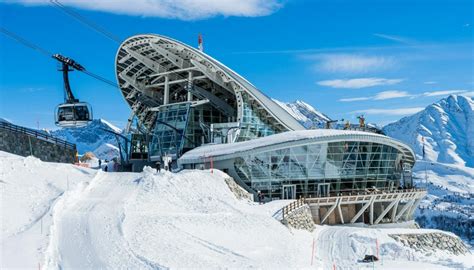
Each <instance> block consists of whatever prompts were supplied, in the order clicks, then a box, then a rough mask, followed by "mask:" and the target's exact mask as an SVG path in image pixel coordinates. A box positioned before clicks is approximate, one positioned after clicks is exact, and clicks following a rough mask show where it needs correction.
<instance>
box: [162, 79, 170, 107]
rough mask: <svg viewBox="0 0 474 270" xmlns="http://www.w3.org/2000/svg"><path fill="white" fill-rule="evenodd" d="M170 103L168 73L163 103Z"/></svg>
mask: <svg viewBox="0 0 474 270" xmlns="http://www.w3.org/2000/svg"><path fill="white" fill-rule="evenodd" d="M168 103H170V84H169V77H168V75H166V76H165V92H164V93H163V105H167V104H168Z"/></svg>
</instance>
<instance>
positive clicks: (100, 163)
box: [99, 159, 102, 170]
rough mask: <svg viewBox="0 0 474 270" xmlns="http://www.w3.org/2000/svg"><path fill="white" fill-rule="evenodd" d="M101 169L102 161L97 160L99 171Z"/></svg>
mask: <svg viewBox="0 0 474 270" xmlns="http://www.w3.org/2000/svg"><path fill="white" fill-rule="evenodd" d="M100 169H102V160H100V159H99V170H100Z"/></svg>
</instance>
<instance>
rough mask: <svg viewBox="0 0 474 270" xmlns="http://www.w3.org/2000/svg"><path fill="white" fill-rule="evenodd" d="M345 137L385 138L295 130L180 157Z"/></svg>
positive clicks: (207, 147) (202, 148)
mask: <svg viewBox="0 0 474 270" xmlns="http://www.w3.org/2000/svg"><path fill="white" fill-rule="evenodd" d="M347 135H366V136H371V137H382V138H387V137H386V136H383V135H379V134H375V133H368V132H363V131H352V130H351V131H349V130H338V129H311V130H297V131H287V132H283V133H279V134H275V135H270V136H266V137H261V138H257V139H253V140H250V141H244V142H237V143H233V144H208V145H203V146H200V147H197V148H194V149H193V150H190V151H188V152H186V153H185V154H184V155H183V156H181V158H180V160H181V161H186V160H192V159H197V158H203V157H209V156H213V157H215V156H221V155H228V154H233V153H238V152H242V151H247V150H251V149H254V148H257V147H265V146H269V145H275V144H279V143H286V142H291V141H297V140H304V139H314V138H321V139H326V138H327V139H330V138H332V137H335V136H347Z"/></svg>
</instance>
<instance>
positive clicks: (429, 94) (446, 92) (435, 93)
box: [423, 90, 468, 97]
mask: <svg viewBox="0 0 474 270" xmlns="http://www.w3.org/2000/svg"><path fill="white" fill-rule="evenodd" d="M465 92H468V90H442V91H432V92H424V93H423V96H425V97H436V96H447V95H453V94H462V93H465Z"/></svg>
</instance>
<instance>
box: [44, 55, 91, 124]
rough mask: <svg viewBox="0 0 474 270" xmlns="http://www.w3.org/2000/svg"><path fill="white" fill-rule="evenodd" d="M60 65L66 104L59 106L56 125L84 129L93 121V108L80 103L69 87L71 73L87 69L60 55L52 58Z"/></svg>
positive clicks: (56, 113)
mask: <svg viewBox="0 0 474 270" xmlns="http://www.w3.org/2000/svg"><path fill="white" fill-rule="evenodd" d="M52 57H53V58H54V59H56V60H57V61H58V62H59V63H61V68H60V69H59V71H61V72H62V73H63V81H64V94H65V95H64V103H61V104H59V105H58V106H57V107H56V111H55V123H56V125H57V126H59V127H83V126H86V125H88V124H89V123H90V122H91V121H92V119H93V118H92V107H91V106H90V105H89V104H88V103H86V102H80V101H79V99H77V98H75V97H74V94H73V93H72V90H71V86H70V85H69V72H70V71H74V70H77V71H81V72H85V68H84V67H83V66H81V65H80V64H79V63H77V62H76V61H74V60H72V59H71V58H68V57H65V56H62V55H60V54H53V56H52Z"/></svg>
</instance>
